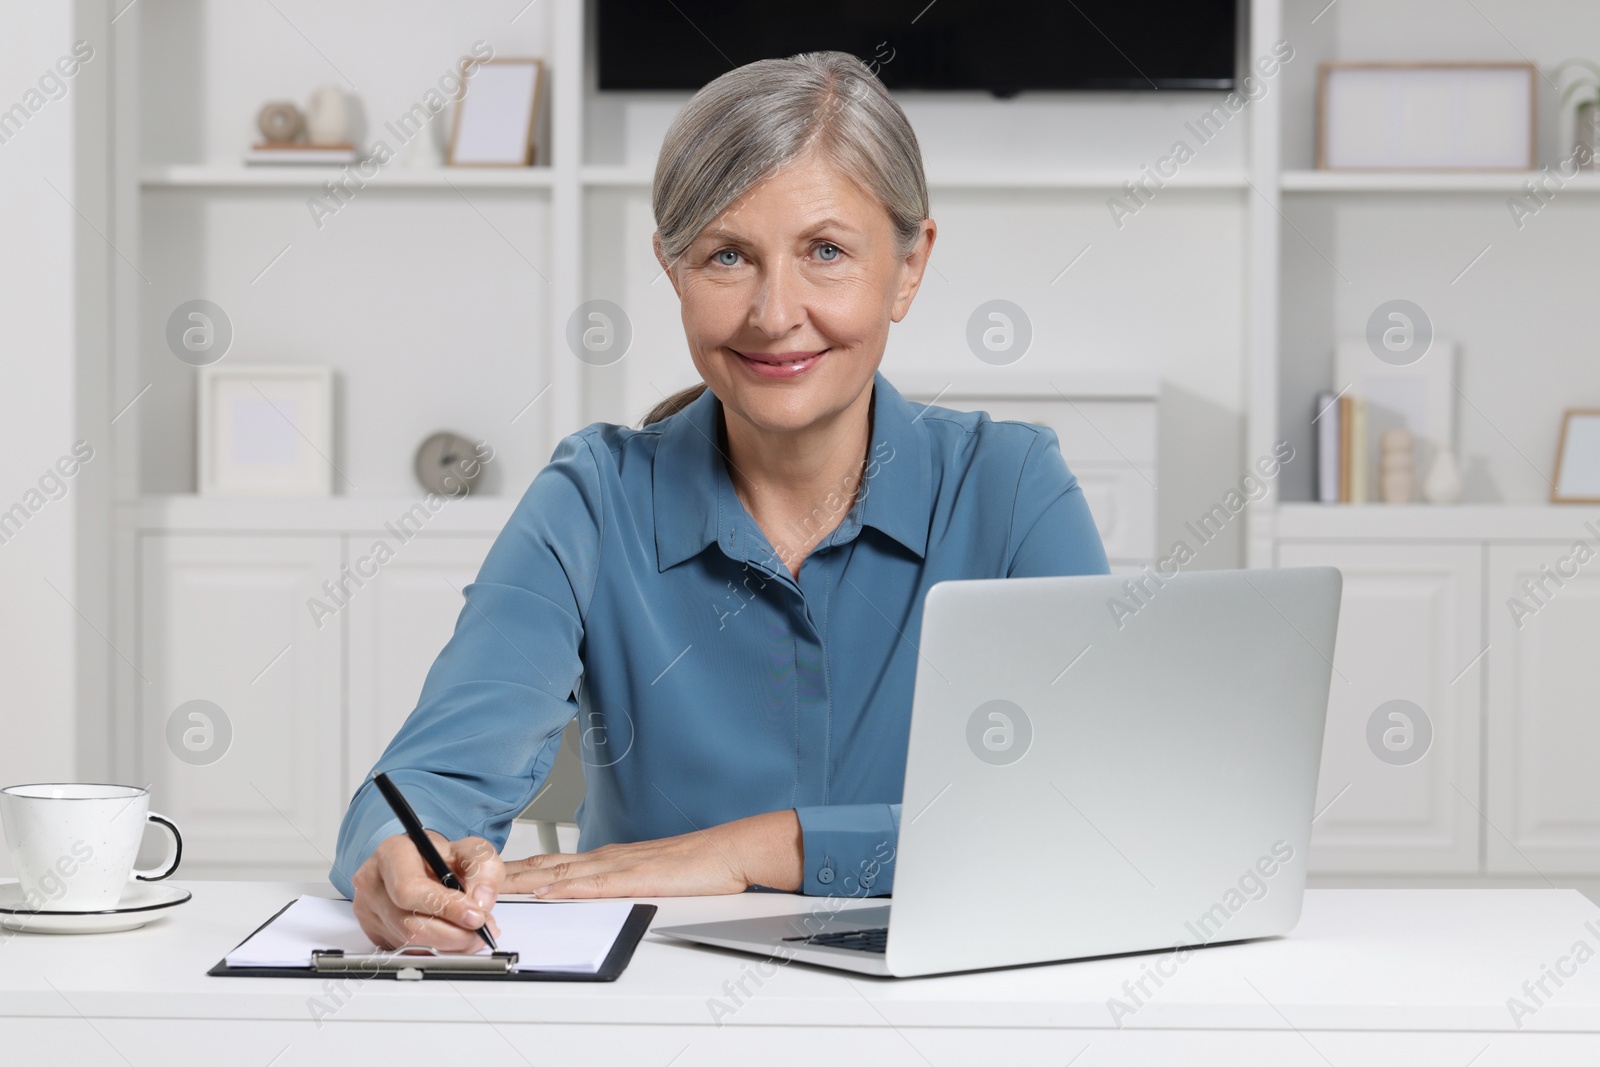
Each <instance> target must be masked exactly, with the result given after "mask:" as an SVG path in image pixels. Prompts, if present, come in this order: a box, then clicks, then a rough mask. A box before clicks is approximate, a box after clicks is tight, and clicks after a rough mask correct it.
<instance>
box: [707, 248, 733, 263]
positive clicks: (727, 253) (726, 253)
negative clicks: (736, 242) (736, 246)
mask: <svg viewBox="0 0 1600 1067" xmlns="http://www.w3.org/2000/svg"><path fill="white" fill-rule="evenodd" d="M738 254H739V253H737V252H735V251H734V250H733V249H731V248H724V249H723V250H722V251H720V252H718V253H716V255H715V256H713V257H712V258H713V259H717V262H718V263H720V264H721V265H722V266H724V267H731V266H733V264H732V263H729V262H727V261H725V260H722V259H719V258H717V257H720V256H737V255H738Z"/></svg>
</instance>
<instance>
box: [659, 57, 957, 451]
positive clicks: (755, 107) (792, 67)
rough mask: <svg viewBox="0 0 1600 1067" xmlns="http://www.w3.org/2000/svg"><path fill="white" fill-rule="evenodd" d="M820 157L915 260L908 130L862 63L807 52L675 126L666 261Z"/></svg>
mask: <svg viewBox="0 0 1600 1067" xmlns="http://www.w3.org/2000/svg"><path fill="white" fill-rule="evenodd" d="M812 151H815V152H817V153H818V154H819V155H820V156H821V157H822V158H823V159H826V160H827V161H828V162H830V163H831V164H832V165H833V166H835V167H837V168H838V169H839V171H840V172H841V173H842V174H844V175H845V176H846V177H847V178H849V179H850V180H851V181H853V182H855V183H856V184H857V185H859V186H860V187H861V189H862V190H863V191H864V192H866V193H867V194H868V195H870V196H872V197H873V198H874V199H876V200H877V201H878V202H879V203H880V204H882V205H883V207H884V210H885V211H886V212H887V213H888V215H889V221H890V225H891V226H892V228H893V230H894V235H895V254H896V256H897V258H904V257H905V256H907V255H909V254H910V253H911V249H912V248H913V247H914V246H915V244H916V241H917V238H918V236H919V234H920V232H921V224H922V220H923V219H925V218H927V217H928V183H927V179H926V177H925V176H924V175H923V170H922V150H921V148H920V147H919V146H918V144H917V135H916V134H915V133H914V132H913V131H912V129H911V123H910V122H909V121H908V120H907V119H906V114H905V112H904V111H902V110H901V109H900V105H899V104H897V103H896V102H895V100H894V97H892V96H890V95H889V90H888V89H886V88H884V86H883V83H882V82H880V81H879V80H878V78H877V76H876V75H874V74H873V73H872V71H871V70H870V69H869V68H868V67H867V65H866V64H865V63H863V62H861V60H859V59H857V58H856V57H855V56H853V55H850V54H849V53H848V52H804V53H801V54H800V55H796V56H790V57H789V58H788V59H761V60H757V61H756V62H754V63H747V64H745V65H744V66H742V67H736V68H734V69H733V70H730V71H728V73H726V74H724V75H722V76H721V77H719V78H717V79H716V80H714V81H712V82H710V83H708V84H707V85H706V86H705V87H704V88H702V89H701V90H700V91H699V92H697V93H695V94H694V96H693V97H691V98H690V100H689V102H688V103H687V104H685V105H684V106H683V109H682V110H681V111H679V112H678V114H677V116H676V117H674V118H673V120H672V125H671V126H669V127H668V128H667V133H666V137H665V138H663V140H662V142H661V154H660V155H659V156H658V157H657V159H656V172H655V180H654V182H652V184H651V187H650V205H651V208H652V209H653V211H654V212H655V218H656V229H657V232H658V234H659V235H660V240H661V250H662V253H663V254H664V255H665V257H666V259H667V262H668V263H669V264H675V263H676V262H677V261H678V259H679V258H681V257H682V256H683V254H684V253H685V252H687V251H688V249H689V246H690V245H691V244H693V243H694V240H695V238H696V237H697V236H699V234H700V231H701V230H703V229H705V227H706V226H707V225H709V224H710V223H711V222H712V221H713V220H715V219H716V218H717V217H718V216H719V215H721V214H722V213H723V212H724V211H726V210H727V208H728V206H729V205H730V204H732V203H733V202H734V201H735V200H738V199H739V198H740V197H741V196H743V195H744V194H745V193H747V192H749V191H750V190H751V189H752V188H754V187H755V186H756V185H758V184H760V183H761V182H762V181H765V180H766V179H767V178H769V177H771V176H772V175H773V174H775V173H777V172H778V171H779V170H780V169H782V168H783V167H784V166H786V165H788V164H789V163H791V162H793V161H794V160H796V159H798V158H800V157H801V156H803V155H806V154H807V153H809V152H812ZM704 390H705V385H704V384H701V385H697V386H694V387H692V388H691V389H687V390H684V391H683V392H680V393H677V394H675V395H673V396H671V397H668V398H667V399H666V400H664V401H662V402H661V403H660V404H658V405H656V407H655V409H654V410H652V411H651V412H650V414H648V415H646V416H645V420H644V422H643V423H642V424H641V425H649V424H650V423H652V422H656V421H658V420H660V419H663V418H666V417H667V416H668V415H671V414H673V413H674V412H676V411H678V410H679V409H681V408H683V407H684V406H685V405H687V404H688V403H689V402H691V401H692V400H694V398H695V397H697V396H699V395H700V393H701V392H703V391H704Z"/></svg>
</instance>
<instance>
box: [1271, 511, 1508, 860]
mask: <svg viewBox="0 0 1600 1067" xmlns="http://www.w3.org/2000/svg"><path fill="white" fill-rule="evenodd" d="M1278 564H1279V565H1280V566H1285V567H1292V566H1316V565H1330V566H1334V567H1338V568H1339V570H1340V571H1341V572H1342V573H1343V575H1344V597H1343V604H1342V606H1341V608H1340V612H1339V631H1338V637H1337V641H1336V645H1335V649H1334V675H1333V680H1332V683H1331V692H1330V694H1329V698H1328V722H1327V732H1326V735H1325V738H1324V741H1323V753H1322V773H1321V778H1320V780H1319V782H1318V788H1317V806H1316V810H1317V811H1318V812H1320V813H1321V814H1320V816H1319V817H1318V818H1317V821H1316V823H1315V825H1314V826H1313V827H1312V837H1311V860H1310V864H1311V869H1312V870H1314V871H1320V872H1334V871H1340V872H1355V871H1374V872H1382V871H1419V872H1420V871H1430V872H1433V871H1461V872H1466V871H1475V870H1477V868H1478V827H1479V820H1478V816H1477V813H1476V811H1475V810H1474V808H1475V807H1479V806H1481V801H1480V799H1479V786H1478V753H1479V744H1478V738H1479V726H1478V723H1479V712H1480V692H1481V689H1480V675H1479V670H1480V669H1481V666H1482V661H1481V660H1480V661H1479V662H1478V663H1477V664H1476V665H1473V666H1471V667H1470V668H1469V666H1468V665H1469V664H1471V663H1472V661H1473V660H1474V658H1475V657H1477V656H1478V654H1479V652H1480V651H1482V643H1481V641H1480V633H1481V630H1482V625H1481V618H1482V589H1481V585H1482V583H1481V573H1482V550H1481V549H1480V548H1479V546H1477V545H1406V544H1345V543H1338V542H1327V543H1313V542H1297V543H1285V544H1281V545H1280V546H1279V548H1278ZM1393 700H1404V701H1409V702H1410V703H1412V704H1414V705H1416V706H1417V707H1418V708H1420V709H1421V710H1422V714H1423V715H1425V716H1426V719H1427V722H1428V723H1429V725H1430V726H1431V734H1432V737H1431V740H1430V741H1429V742H1428V745H1427V748H1426V750H1425V751H1422V754H1421V755H1420V757H1413V756H1411V755H1409V754H1408V753H1407V752H1405V751H1404V749H1405V747H1406V746H1408V745H1416V744H1418V740H1419V738H1420V737H1421V733H1420V731H1419V723H1418V722H1416V721H1406V720H1392V719H1390V718H1389V714H1390V711H1393V710H1395V709H1394V708H1393V707H1391V708H1390V709H1389V710H1386V711H1385V712H1383V713H1382V714H1380V715H1379V720H1380V722H1381V723H1382V724H1383V726H1382V729H1380V730H1379V731H1377V736H1378V737H1379V738H1380V740H1378V741H1376V742H1374V740H1373V734H1372V732H1371V731H1370V730H1369V726H1370V723H1371V720H1372V719H1373V717H1374V713H1375V712H1378V709H1379V708H1380V706H1383V705H1385V704H1387V703H1388V702H1389V701H1393ZM1404 713H1405V712H1404V711H1403V710H1402V714H1404ZM1407 719H1408V720H1415V719H1416V716H1415V715H1408V716H1407ZM1391 728H1393V729H1396V730H1397V731H1398V732H1396V733H1394V734H1391V735H1390V738H1391V742H1390V744H1391V745H1392V746H1393V747H1392V748H1387V749H1386V748H1385V746H1384V743H1383V742H1382V740H1381V737H1382V734H1383V733H1384V732H1385V731H1387V730H1389V729H1391ZM1375 745H1376V747H1375ZM1379 750H1383V751H1384V752H1385V754H1386V755H1387V756H1388V758H1387V759H1386V758H1384V757H1383V756H1380V755H1379Z"/></svg>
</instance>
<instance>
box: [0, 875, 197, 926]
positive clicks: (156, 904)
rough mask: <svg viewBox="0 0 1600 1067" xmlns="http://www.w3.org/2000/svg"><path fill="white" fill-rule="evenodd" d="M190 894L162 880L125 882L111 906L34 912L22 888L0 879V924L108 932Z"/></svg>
mask: <svg viewBox="0 0 1600 1067" xmlns="http://www.w3.org/2000/svg"><path fill="white" fill-rule="evenodd" d="M193 895H194V894H192V893H190V892H189V891H188V890H187V889H179V888H178V887H177V886H175V885H166V884H165V883H162V882H129V883H128V887H127V888H126V889H124V890H123V891H122V897H121V899H119V900H118V901H117V904H116V906H115V907H112V908H105V909H102V910H99V911H36V910H34V909H33V908H30V907H27V906H26V905H25V901H24V899H23V894H22V888H21V887H20V886H19V885H18V884H17V883H16V882H15V881H9V882H0V926H3V927H5V928H6V929H7V930H25V931H27V932H28V933H30V934H109V933H113V932H115V931H117V930H133V929H137V928H138V927H140V926H143V925H144V924H145V923H147V922H152V921H154V920H156V919H159V918H161V917H162V916H163V915H166V914H167V913H168V912H170V911H171V910H172V909H174V908H176V907H178V906H179V905H180V904H183V903H185V902H186V901H187V900H188V899H189V898H190V897H191V896H193Z"/></svg>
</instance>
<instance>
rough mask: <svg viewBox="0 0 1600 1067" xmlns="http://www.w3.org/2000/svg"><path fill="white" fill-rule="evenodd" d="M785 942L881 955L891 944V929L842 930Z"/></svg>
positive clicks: (878, 927) (795, 938)
mask: <svg viewBox="0 0 1600 1067" xmlns="http://www.w3.org/2000/svg"><path fill="white" fill-rule="evenodd" d="M784 940H785V941H804V942H805V943H806V944H808V945H822V946H824V947H827V948H848V949H853V950H854V951H856V952H876V953H879V954H880V955H881V954H882V953H883V951H884V949H885V948H886V947H887V946H888V944H889V928H888V927H887V926H875V927H872V928H871V929H867V930H840V931H837V932H833V933H825V934H811V935H809V936H806V935H804V934H802V935H801V936H799V937H786V938H784Z"/></svg>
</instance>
